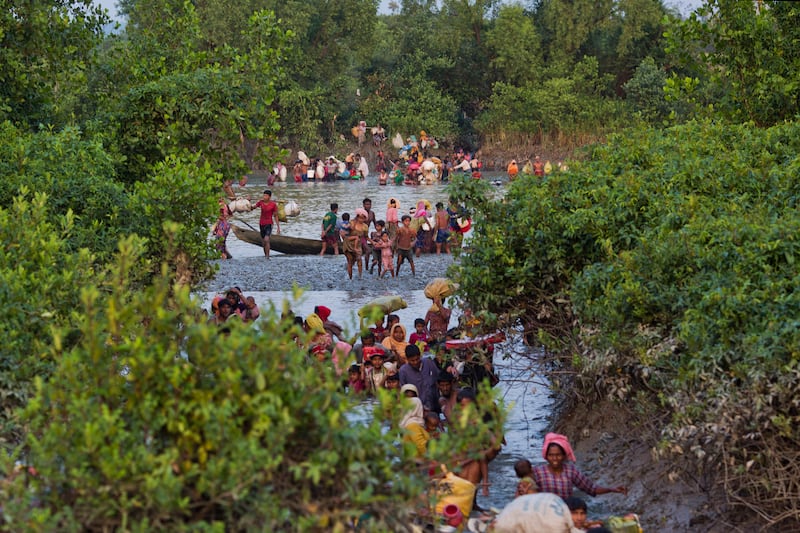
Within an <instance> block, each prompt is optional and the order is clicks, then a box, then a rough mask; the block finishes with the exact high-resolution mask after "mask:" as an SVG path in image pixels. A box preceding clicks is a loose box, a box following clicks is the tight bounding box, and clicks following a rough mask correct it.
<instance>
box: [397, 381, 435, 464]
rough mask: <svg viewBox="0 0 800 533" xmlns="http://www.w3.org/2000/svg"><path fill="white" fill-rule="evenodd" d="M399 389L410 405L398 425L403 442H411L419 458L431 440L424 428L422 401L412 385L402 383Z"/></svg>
mask: <svg viewBox="0 0 800 533" xmlns="http://www.w3.org/2000/svg"><path fill="white" fill-rule="evenodd" d="M400 391H401V392H402V393H403V395H404V396H406V399H407V401H408V402H409V403H410V405H411V408H410V409H409V410H408V411H406V414H405V415H404V416H403V419H402V420H401V421H400V427H401V428H402V429H403V442H404V443H407V444H413V445H414V448H415V450H416V456H417V457H418V458H419V457H422V456H424V455H425V452H426V451H427V449H428V441H429V440H431V436H430V434H429V433H428V432H427V431H426V430H425V409H424V408H423V406H422V401H421V400H420V399H419V398H418V397H417V390H416V387H414V385H410V384H406V385H403V386H402V387H401V389H400Z"/></svg>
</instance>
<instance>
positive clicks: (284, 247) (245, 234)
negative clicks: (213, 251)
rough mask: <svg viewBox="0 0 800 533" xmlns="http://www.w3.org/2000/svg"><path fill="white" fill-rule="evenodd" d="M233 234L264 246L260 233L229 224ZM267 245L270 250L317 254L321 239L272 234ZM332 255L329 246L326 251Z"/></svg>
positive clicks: (320, 247)
mask: <svg viewBox="0 0 800 533" xmlns="http://www.w3.org/2000/svg"><path fill="white" fill-rule="evenodd" d="M231 228H232V229H233V233H234V235H236V238H237V239H239V240H240V241H244V242H247V243H250V244H254V245H256V246H264V242H263V241H262V240H261V233H259V232H257V231H255V230H251V229H245V228H240V227H239V226H236V225H231ZM269 247H270V249H271V250H274V251H276V252H280V253H282V254H289V255H319V253H320V252H321V251H322V241H321V240H315V239H305V238H303V237H288V236H286V235H276V234H274V233H273V234H272V235H270V237H269ZM326 252H327V253H328V254H330V255H333V249H332V248H331V247H329V248H328V250H327V251H326Z"/></svg>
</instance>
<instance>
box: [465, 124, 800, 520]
mask: <svg viewBox="0 0 800 533" xmlns="http://www.w3.org/2000/svg"><path fill="white" fill-rule="evenodd" d="M799 134H800V125H798V124H797V123H791V124H786V125H782V126H776V127H773V128H770V129H767V130H758V129H754V128H752V127H751V126H738V127H737V126H730V125H725V126H722V125H715V124H712V123H690V124H687V125H685V126H681V127H674V128H671V129H668V130H665V131H663V132H661V131H654V130H635V131H632V132H630V133H629V134H626V135H618V136H612V138H611V139H610V142H609V144H608V145H607V146H598V147H596V148H595V149H594V150H593V151H592V153H591V154H590V156H589V158H588V160H587V161H585V162H583V163H580V164H575V165H571V170H570V171H569V172H568V173H555V174H552V175H550V176H548V177H545V178H544V179H542V180H536V179H534V178H533V177H523V178H520V179H517V180H516V181H515V182H514V183H513V184H512V187H511V189H510V191H509V192H508V194H507V195H506V197H505V198H504V199H503V200H502V201H501V202H491V203H489V204H488V205H483V206H481V207H480V209H481V211H482V212H481V213H480V214H479V215H478V217H479V218H478V220H479V222H478V224H477V229H476V232H475V237H474V242H473V243H472V248H471V252H470V254H469V255H466V256H464V257H463V258H462V261H461V263H462V269H461V271H460V272H459V274H458V277H457V278H456V281H458V282H459V284H460V290H461V291H463V292H464V294H465V295H466V298H467V299H468V300H469V301H470V302H472V301H474V302H476V305H477V306H480V307H485V308H487V309H488V310H490V311H491V312H495V313H497V314H498V315H500V316H503V315H502V314H503V313H505V316H506V317H507V319H506V321H507V322H510V323H518V324H521V325H522V326H523V327H524V328H525V330H526V332H527V333H528V338H529V340H530V339H538V340H540V341H542V342H545V343H547V344H548V345H549V346H550V347H553V348H560V349H561V350H562V351H563V352H564V353H565V354H566V355H568V356H569V357H568V358H567V360H574V361H576V362H577V363H578V364H579V365H580V368H578V369H577V371H578V375H577V384H578V386H579V390H582V392H583V393H586V394H592V393H594V391H596V390H598V389H599V390H601V391H602V392H603V393H604V394H607V395H609V396H612V397H614V398H618V399H625V398H630V397H632V396H634V395H636V394H639V393H641V392H644V393H656V394H658V395H660V397H661V398H662V401H663V402H664V407H665V408H667V409H670V410H671V411H672V412H673V413H674V418H673V421H672V424H671V425H670V426H669V428H667V429H666V430H665V436H666V438H667V440H668V441H669V442H670V444H671V445H673V446H677V447H678V448H680V449H682V450H683V452H684V453H685V454H687V455H688V454H690V453H691V452H693V451H695V450H698V449H700V450H702V452H703V453H702V454H698V455H694V456H693V457H694V458H695V459H696V464H697V465H698V466H697V468H702V469H703V470H707V467H708V466H709V465H715V464H718V463H719V461H723V460H724V461H725V462H726V464H729V465H731V466H732V467H733V468H732V469H731V470H728V471H726V472H725V473H724V475H725V476H726V477H725V480H724V482H725V484H726V486H727V487H728V489H729V490H730V491H732V495H733V496H734V498H735V499H738V500H739V501H740V502H743V503H744V504H745V505H749V506H751V507H755V508H758V509H759V512H762V513H764V516H767V517H770V519H775V520H777V521H779V520H786V519H794V520H796V519H797V518H798V516H797V514H796V512H794V511H791V509H792V507H791V505H793V504H792V503H791V502H793V501H796V497H797V492H796V486H795V485H794V484H793V483H794V482H793V481H792V479H796V478H794V477H793V476H792V475H788V474H786V473H785V472H784V471H783V470H781V468H782V467H780V466H778V465H779V464H780V461H772V462H771V459H770V458H774V456H775V455H776V454H777V455H780V454H781V453H783V452H785V451H786V450H787V449H793V448H792V446H793V444H792V443H796V442H798V441H800V434H798V430H797V428H798V427H800V425H798V423H800V413H798V411H797V408H796V402H794V400H792V399H791V398H793V397H794V396H796V391H797V389H798V387H800V382H798V376H799V375H800V374H798V373H797V372H796V368H797V364H798V360H800V355H799V352H798V349H797V347H798V339H799V338H800V333H799V332H800V328H798V322H797V319H796V318H797V316H800V297H798V294H800V291H798V289H799V288H800V287H798V277H797V273H796V271H797V265H796V258H797V257H798V253H800V244H798V238H797V235H798V230H799V229H800V212H799V211H798V208H799V207H800V205H798V198H800V189H799V188H798V184H797V180H796V176H797V172H798V170H800V166H799V165H798V161H800V157H799V156H800V141H798V139H800V135H799ZM576 350H579V353H581V356H577V355H576ZM573 355H575V357H573ZM582 387H583V388H582ZM581 388H582V389H581ZM776 446H778V447H779V448H780V450H782V451H777V450H775V447H776ZM765 450H770V451H769V452H767V451H765ZM683 460H685V456H684V459H683ZM754 464H755V465H757V466H756V467H753V465H754ZM747 465H750V466H747ZM771 465H772V466H771ZM734 471H735V472H734ZM765 483H773V484H775V486H777V487H778V488H777V489H775V490H776V491H777V492H779V493H781V494H786V497H785V498H779V499H777V500H776V499H771V497H768V496H767V495H766V494H765V493H764V491H761V490H760V489H757V487H759V486H763V484H765Z"/></svg>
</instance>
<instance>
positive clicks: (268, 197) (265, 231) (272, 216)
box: [253, 189, 281, 259]
mask: <svg viewBox="0 0 800 533" xmlns="http://www.w3.org/2000/svg"><path fill="white" fill-rule="evenodd" d="M256 207H260V208H261V218H260V219H259V220H258V227H259V229H260V230H261V240H262V241H263V242H264V256H265V257H266V258H267V259H269V236H270V235H272V222H273V221H274V222H275V226H276V228H277V230H278V231H277V235H280V234H281V223H280V220H278V204H276V203H275V202H274V201H272V191H270V190H269V189H267V190H266V191H264V197H263V198H262V199H261V200H259V201H258V202H256V205H254V206H253V209H255V208H256Z"/></svg>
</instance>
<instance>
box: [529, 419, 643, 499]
mask: <svg viewBox="0 0 800 533" xmlns="http://www.w3.org/2000/svg"><path fill="white" fill-rule="evenodd" d="M542 457H543V458H544V459H545V461H547V463H545V464H542V465H537V466H535V467H534V469H533V479H534V481H536V485H537V486H538V487H539V491H541V492H552V493H554V494H557V495H558V496H559V497H561V498H562V499H566V498H569V497H570V496H572V490H573V487H578V488H579V489H581V490H582V491H583V492H585V493H586V494H588V495H589V496H597V495H599V494H608V493H610V492H617V493H620V494H625V495H627V494H628V489H627V488H625V487H624V486H619V487H602V486H599V485H596V484H595V483H594V482H592V481H591V480H590V479H589V478H587V477H586V476H585V475H584V474H583V473H582V472H581V471H580V470H578V468H577V467H576V466H575V465H574V462H575V453H574V452H573V451H572V446H570V444H569V440H568V439H567V437H565V436H564V435H559V434H558V433H548V434H547V435H545V437H544V445H543V446H542Z"/></svg>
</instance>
